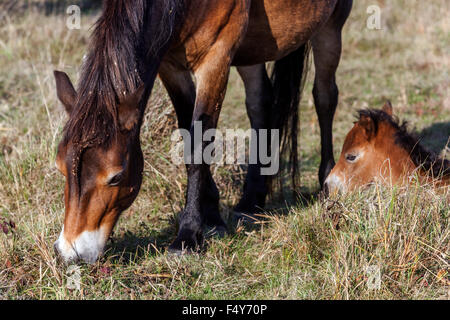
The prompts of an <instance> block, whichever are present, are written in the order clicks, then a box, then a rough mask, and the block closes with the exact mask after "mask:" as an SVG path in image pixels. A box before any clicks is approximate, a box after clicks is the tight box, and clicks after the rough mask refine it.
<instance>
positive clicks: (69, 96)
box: [53, 70, 77, 115]
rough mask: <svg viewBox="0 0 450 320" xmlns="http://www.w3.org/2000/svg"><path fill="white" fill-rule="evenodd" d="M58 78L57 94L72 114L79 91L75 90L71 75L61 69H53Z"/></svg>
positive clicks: (56, 78)
mask: <svg viewBox="0 0 450 320" xmlns="http://www.w3.org/2000/svg"><path fill="white" fill-rule="evenodd" d="M53 74H54V75H55V80H56V94H57V96H58V99H59V101H61V103H62V104H63V105H64V108H66V111H67V113H68V114H69V115H70V114H71V113H72V110H73V107H74V105H75V99H76V97H77V92H76V91H75V89H74V87H73V85H72V82H71V81H70V79H69V76H68V75H67V74H65V73H64V72H61V71H56V70H55V71H53Z"/></svg>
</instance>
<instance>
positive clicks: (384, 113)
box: [325, 102, 450, 193]
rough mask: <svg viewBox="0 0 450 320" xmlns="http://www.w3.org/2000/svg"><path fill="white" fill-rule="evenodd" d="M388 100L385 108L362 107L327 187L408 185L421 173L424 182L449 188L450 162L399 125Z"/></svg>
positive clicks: (348, 187)
mask: <svg viewBox="0 0 450 320" xmlns="http://www.w3.org/2000/svg"><path fill="white" fill-rule="evenodd" d="M392 112H393V110H392V105H391V103H390V102H387V103H386V104H385V106H384V107H383V109H382V110H361V111H360V112H359V121H357V122H356V123H355V125H354V126H353V128H352V130H350V132H349V133H348V134H347V137H346V138H345V141H344V146H343V148H342V153H341V156H340V158H339V161H338V163H337V164H336V166H335V167H334V169H333V170H332V171H331V173H330V175H329V176H328V178H327V179H326V181H325V190H326V191H328V192H331V193H335V192H336V191H344V192H345V191H351V190H354V189H357V188H360V187H363V186H366V185H368V184H370V183H372V182H374V181H375V180H380V181H386V182H388V183H389V184H400V185H401V184H406V183H408V182H409V181H410V178H412V177H415V176H416V175H417V176H418V178H419V180H420V181H421V182H422V183H427V184H433V185H434V186H435V187H446V186H448V185H449V182H450V161H448V160H445V159H439V158H438V157H437V156H436V155H435V154H433V153H432V152H430V151H428V150H426V149H425V148H424V147H422V146H421V145H420V143H419V140H418V139H416V138H415V137H413V136H412V135H411V134H409V133H408V132H407V130H406V123H403V124H402V125H399V123H398V120H397V119H396V118H394V117H393V115H392Z"/></svg>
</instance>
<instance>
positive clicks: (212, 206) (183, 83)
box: [159, 61, 226, 234]
mask: <svg viewBox="0 0 450 320" xmlns="http://www.w3.org/2000/svg"><path fill="white" fill-rule="evenodd" d="M159 75H160V78H161V81H162V82H163V84H164V87H165V88H166V90H167V92H168V94H169V96H170V99H171V101H172V104H173V106H174V108H175V112H176V114H177V119H178V126H179V128H180V129H186V130H189V129H190V127H191V123H192V116H193V112H194V106H195V97H196V92H195V85H194V82H193V80H192V76H191V73H190V71H189V70H187V69H185V68H184V67H183V66H181V65H176V64H175V63H171V62H167V61H164V62H163V63H162V64H161V67H160V69H159ZM206 175H207V180H208V181H207V185H206V187H205V192H204V193H203V194H202V200H201V212H202V216H203V217H204V223H205V224H206V225H207V226H208V227H210V228H214V230H215V231H216V232H217V233H218V234H224V233H226V224H225V222H224V221H223V220H222V218H221V216H220V211H219V190H218V189H217V187H216V184H215V182H214V179H213V178H212V175H211V171H210V170H209V167H208V170H207V172H206Z"/></svg>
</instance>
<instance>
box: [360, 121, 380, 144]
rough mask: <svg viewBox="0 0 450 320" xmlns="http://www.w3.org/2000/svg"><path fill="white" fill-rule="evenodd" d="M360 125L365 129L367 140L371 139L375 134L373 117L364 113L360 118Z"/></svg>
mask: <svg viewBox="0 0 450 320" xmlns="http://www.w3.org/2000/svg"><path fill="white" fill-rule="evenodd" d="M358 123H359V125H360V126H361V127H362V128H363V129H364V131H365V134H366V137H367V140H369V141H370V140H371V139H372V137H373V136H374V135H375V130H376V129H375V122H374V121H373V119H372V118H371V117H369V116H366V115H362V116H361V117H360V118H359V122H358Z"/></svg>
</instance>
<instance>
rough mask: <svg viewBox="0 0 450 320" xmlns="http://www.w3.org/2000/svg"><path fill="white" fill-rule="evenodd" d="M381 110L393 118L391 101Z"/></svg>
mask: <svg viewBox="0 0 450 320" xmlns="http://www.w3.org/2000/svg"><path fill="white" fill-rule="evenodd" d="M381 110H383V111H384V112H386V113H387V114H388V115H390V116H392V114H393V108H392V103H391V102H390V101H389V100H387V101H386V103H385V104H384V106H383V108H382V109H381Z"/></svg>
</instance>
